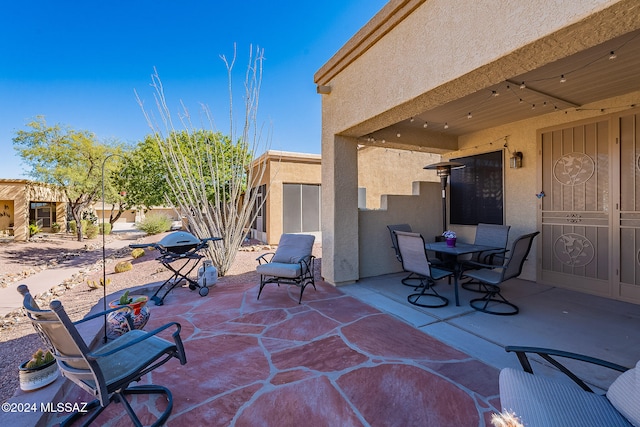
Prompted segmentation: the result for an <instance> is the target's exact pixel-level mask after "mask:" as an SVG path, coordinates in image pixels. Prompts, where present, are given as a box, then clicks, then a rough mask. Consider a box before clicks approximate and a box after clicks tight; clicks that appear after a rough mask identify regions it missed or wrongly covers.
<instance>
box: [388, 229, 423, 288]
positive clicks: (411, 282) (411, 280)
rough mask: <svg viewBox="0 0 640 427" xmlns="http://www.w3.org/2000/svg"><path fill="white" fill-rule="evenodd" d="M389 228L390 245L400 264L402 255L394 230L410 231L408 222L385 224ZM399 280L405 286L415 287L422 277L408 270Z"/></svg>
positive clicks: (419, 284) (420, 282) (418, 284)
mask: <svg viewBox="0 0 640 427" xmlns="http://www.w3.org/2000/svg"><path fill="white" fill-rule="evenodd" d="M387 228H388V229H389V234H390V235H391V247H392V248H393V250H394V251H395V253H396V259H397V260H398V261H399V262H400V264H402V255H401V254H400V249H398V237H397V236H396V231H405V232H409V233H411V226H410V225H409V224H393V225H387ZM400 282H401V283H402V284H403V285H405V286H411V287H413V288H417V287H419V286H421V284H422V279H421V278H420V277H417V276H416V275H415V273H413V272H410V273H409V275H408V276H407V277H405V278H404V279H402V280H400Z"/></svg>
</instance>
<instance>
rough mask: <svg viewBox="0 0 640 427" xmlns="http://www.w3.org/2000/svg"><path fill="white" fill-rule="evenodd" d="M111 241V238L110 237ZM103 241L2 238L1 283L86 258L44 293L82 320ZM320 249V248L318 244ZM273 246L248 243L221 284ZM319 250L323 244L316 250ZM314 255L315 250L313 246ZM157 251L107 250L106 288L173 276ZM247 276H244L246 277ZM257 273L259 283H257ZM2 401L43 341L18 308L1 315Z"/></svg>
mask: <svg viewBox="0 0 640 427" xmlns="http://www.w3.org/2000/svg"><path fill="white" fill-rule="evenodd" d="M163 236H164V234H160V235H155V236H144V237H140V235H139V234H137V235H132V234H119V235H112V236H109V237H108V239H127V240H130V243H153V242H157V241H159V240H160V239H161V238H162V237H163ZM109 241H110V240H108V241H107V242H109ZM101 245H102V240H101V238H100V237H99V238H98V239H95V240H86V241H84V242H77V241H75V240H74V238H73V236H69V235H64V234H58V235H50V236H48V237H47V236H42V237H40V238H36V239H34V240H33V241H31V242H27V243H16V242H12V243H0V286H2V287H11V288H14V289H15V288H17V286H18V285H19V284H20V279H22V278H24V277H27V276H28V275H31V274H38V273H40V274H41V275H43V277H46V270H47V269H50V268H55V267H56V266H57V265H60V264H61V263H72V262H78V261H82V262H83V264H82V265H83V266H84V265H86V267H83V268H84V269H83V271H82V272H81V273H80V274H78V275H76V276H75V277H70V278H68V279H66V280H65V281H64V282H63V283H51V292H48V293H46V294H45V295H44V296H43V297H44V298H43V300H42V301H39V303H40V304H41V306H43V305H44V306H46V304H47V303H48V301H50V300H52V299H58V300H60V301H61V302H62V303H63V305H64V306H65V308H66V309H67V311H68V312H69V314H70V316H71V317H72V319H74V320H76V319H80V318H82V317H83V316H84V315H86V313H87V312H88V311H89V310H90V309H91V308H92V307H93V306H95V305H96V304H97V303H98V301H99V300H100V299H101V298H102V289H101V288H100V289H91V288H90V287H89V286H88V284H87V283H88V282H89V281H95V282H99V280H100V278H101V277H102V261H101V259H102V246H101ZM318 248H319V247H318ZM269 251H272V249H271V248H269V247H268V246H266V247H265V246H259V245H258V246H256V245H253V246H247V247H243V248H241V250H240V251H239V252H238V254H237V256H236V260H235V262H234V264H233V267H232V268H231V270H230V271H229V272H227V275H226V276H225V277H221V278H220V280H219V282H218V285H224V284H225V283H229V284H231V283H233V280H234V277H235V276H239V275H241V274H242V273H250V272H255V267H256V258H257V257H258V256H259V255H260V254H262V253H265V252H269ZM318 251H319V249H318ZM314 255H316V256H318V255H317V254H316V249H314ZM157 256H158V251H156V250H153V249H147V250H146V253H145V255H144V256H143V257H141V258H138V259H136V260H133V259H132V257H131V250H130V249H129V248H128V247H125V248H123V249H121V250H116V251H112V253H109V254H108V257H107V263H106V272H107V280H109V279H110V280H111V282H110V283H109V284H108V286H107V293H108V294H111V293H114V292H118V291H122V290H124V289H127V288H131V287H136V286H139V285H143V284H148V283H154V282H158V281H161V280H165V279H167V278H168V277H170V273H169V272H168V270H167V269H166V268H164V267H163V266H162V265H161V264H160V263H159V262H158V261H156V260H155V258H156V257H157ZM124 259H129V260H132V264H133V270H131V271H128V272H125V273H119V274H115V273H113V267H114V265H115V263H116V262H118V261H121V260H124ZM243 277H244V279H243V280H246V275H245V276H243ZM258 280H259V279H258V277H257V276H256V283H258ZM0 322H1V323H0V401H2V402H5V401H6V400H7V399H9V398H10V397H11V396H12V395H13V393H14V392H15V391H16V389H17V387H18V366H19V365H20V363H22V362H23V361H25V360H27V359H28V358H29V357H30V355H31V354H32V353H33V352H35V351H36V350H37V349H38V348H40V347H41V346H42V342H41V340H40V338H39V337H38V336H37V335H36V334H35V333H34V330H33V327H32V326H31V324H30V323H29V322H27V321H26V318H25V317H24V316H23V315H22V314H21V313H20V312H19V311H16V312H14V313H10V314H9V315H8V316H6V317H4V318H3V319H0Z"/></svg>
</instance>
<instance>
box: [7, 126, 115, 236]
mask: <svg viewBox="0 0 640 427" xmlns="http://www.w3.org/2000/svg"><path fill="white" fill-rule="evenodd" d="M26 126H27V127H28V128H29V130H20V131H18V132H17V134H16V137H15V138H13V143H14V149H15V150H16V151H17V153H18V155H19V156H20V157H21V158H22V159H23V160H24V162H25V163H26V164H27V165H29V166H30V167H31V170H30V171H29V172H28V174H29V176H31V177H32V178H34V179H35V180H37V181H41V182H46V183H50V184H56V185H58V186H60V187H61V188H62V189H63V191H64V194H65V197H66V198H67V203H68V204H69V208H70V210H71V214H72V216H73V219H74V220H75V221H76V224H80V220H81V219H82V212H83V211H85V210H86V209H87V208H88V207H90V206H91V205H92V204H93V203H94V202H95V201H96V200H98V199H99V198H100V197H101V195H102V191H101V187H102V165H103V162H104V159H105V158H106V157H107V156H109V155H111V154H118V153H120V152H121V151H122V147H120V146H111V145H108V144H104V143H100V142H98V141H97V139H96V136H95V135H94V134H93V133H92V132H89V131H78V130H74V129H71V128H64V129H63V128H62V127H61V126H60V125H58V124H56V125H54V126H48V125H47V123H46V121H45V119H44V117H42V116H38V117H37V118H36V119H35V120H34V121H32V122H29V123H27V125H26ZM106 163H107V164H106V165H105V166H106V167H105V176H108V175H107V174H110V173H111V171H112V170H115V169H116V168H117V167H119V165H118V163H119V162H106ZM76 229H77V233H78V241H82V239H83V236H82V227H76Z"/></svg>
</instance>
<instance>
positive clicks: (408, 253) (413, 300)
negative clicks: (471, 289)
mask: <svg viewBox="0 0 640 427" xmlns="http://www.w3.org/2000/svg"><path fill="white" fill-rule="evenodd" d="M395 233H396V236H397V238H398V250H399V251H400V255H401V257H402V268H403V269H404V271H407V272H410V273H414V274H416V275H417V276H418V277H419V278H420V280H421V281H422V283H421V285H420V286H421V289H422V290H421V292H419V293H415V294H411V295H409V296H408V297H407V301H409V303H410V304H413V305H417V306H420V307H429V308H437V307H444V306H446V305H447V304H449V300H448V299H447V298H445V297H443V296H442V295H440V294H439V293H438V292H437V291H436V290H435V289H434V286H435V285H436V280H440V279H442V278H444V277H449V276H451V275H452V274H453V272H452V271H448V270H442V269H439V268H436V267H433V266H432V265H431V262H430V261H429V256H428V255H427V250H426V249H425V244H424V239H423V237H422V235H420V234H419V233H409V232H406V231H396V232H395ZM421 298H427V299H429V300H431V301H434V302H433V303H423V302H421V301H420V299H421Z"/></svg>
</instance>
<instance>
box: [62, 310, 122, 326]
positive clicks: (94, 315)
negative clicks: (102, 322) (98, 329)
mask: <svg viewBox="0 0 640 427" xmlns="http://www.w3.org/2000/svg"><path fill="white" fill-rule="evenodd" d="M118 310H128V311H130V312H131V313H133V309H132V308H131V307H129V306H128V305H121V306H118V307H115V308H110V309H109V310H106V311H101V312H100V313H95V314H92V315H91V316H87V317H83V318H82V319H80V320H76V321H75V322H73V324H74V325H79V324H80V323H84V322H86V321H88V320H92V319H95V318H97V317H102V316H105V315H107V314H109V313H111V312H112V311H118Z"/></svg>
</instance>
